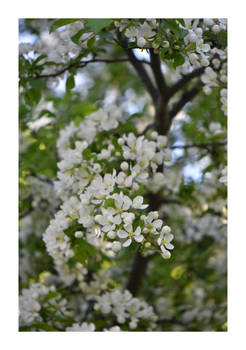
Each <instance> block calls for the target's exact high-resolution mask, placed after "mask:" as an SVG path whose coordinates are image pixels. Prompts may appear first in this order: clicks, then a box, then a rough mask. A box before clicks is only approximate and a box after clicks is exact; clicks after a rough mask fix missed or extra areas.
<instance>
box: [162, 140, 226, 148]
mask: <svg viewBox="0 0 246 350" xmlns="http://www.w3.org/2000/svg"><path fill="white" fill-rule="evenodd" d="M226 144H227V141H221V142H219V141H218V142H204V143H194V144H188V145H177V146H170V147H167V148H169V149H176V148H207V147H210V146H211V147H216V146H224V145H226Z"/></svg>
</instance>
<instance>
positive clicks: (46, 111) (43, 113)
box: [39, 109, 55, 117]
mask: <svg viewBox="0 0 246 350" xmlns="http://www.w3.org/2000/svg"><path fill="white" fill-rule="evenodd" d="M46 114H48V115H49V116H51V117H54V115H55V114H54V113H53V112H51V111H49V110H48V109H42V111H41V112H40V114H39V117H42V116H43V115H46Z"/></svg>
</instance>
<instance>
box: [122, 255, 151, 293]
mask: <svg viewBox="0 0 246 350" xmlns="http://www.w3.org/2000/svg"><path fill="white" fill-rule="evenodd" d="M151 257H152V256H147V257H143V256H142V254H141V253H140V250H139V249H138V250H137V251H136V254H135V257H134V260H133V263H132V268H131V272H130V276H129V279H128V281H127V284H126V289H128V290H129V291H130V292H131V293H132V295H133V296H136V295H137V294H138V292H139V289H140V287H141V284H142V281H143V278H144V277H145V275H146V271H147V265H148V262H149V260H150V258H151Z"/></svg>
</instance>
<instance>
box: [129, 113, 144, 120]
mask: <svg viewBox="0 0 246 350" xmlns="http://www.w3.org/2000/svg"><path fill="white" fill-rule="evenodd" d="M142 116H143V113H134V114H132V115H131V116H130V117H129V118H128V119H127V121H129V120H132V119H134V118H141V117H142Z"/></svg>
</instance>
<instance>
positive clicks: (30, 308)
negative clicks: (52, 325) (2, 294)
mask: <svg viewBox="0 0 246 350" xmlns="http://www.w3.org/2000/svg"><path fill="white" fill-rule="evenodd" d="M42 308H51V309H52V310H56V311H55V316H57V317H59V316H61V315H66V316H70V315H71V313H70V311H68V310H67V300H66V299H64V298H62V297H61V294H60V293H58V292H57V291H56V288H55V286H46V285H44V284H41V283H33V284H31V285H30V287H29V288H28V289H27V288H23V289H22V292H21V295H20V297H19V310H20V311H19V312H20V314H19V322H20V326H21V327H22V326H29V325H32V324H35V322H43V321H44V319H43V317H42V315H41V313H40V311H41V309H42Z"/></svg>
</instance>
